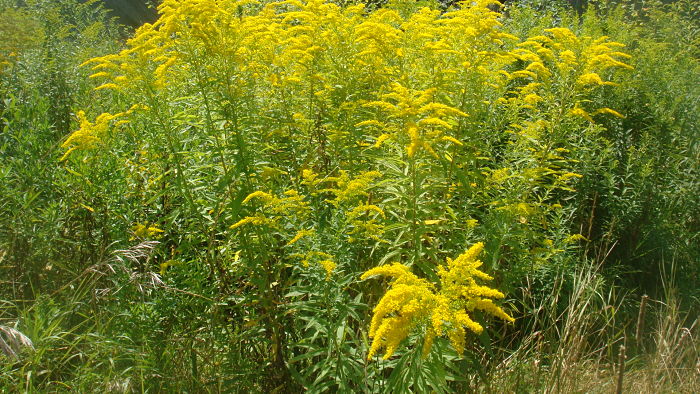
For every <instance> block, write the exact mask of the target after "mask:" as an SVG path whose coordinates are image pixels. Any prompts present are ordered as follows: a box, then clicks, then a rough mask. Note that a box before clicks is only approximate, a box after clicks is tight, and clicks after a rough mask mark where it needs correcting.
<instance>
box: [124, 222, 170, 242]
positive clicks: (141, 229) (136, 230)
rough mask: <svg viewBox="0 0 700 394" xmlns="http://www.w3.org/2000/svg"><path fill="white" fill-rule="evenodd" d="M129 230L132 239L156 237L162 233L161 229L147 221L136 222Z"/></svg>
mask: <svg viewBox="0 0 700 394" xmlns="http://www.w3.org/2000/svg"><path fill="white" fill-rule="evenodd" d="M131 231H132V232H133V234H134V235H133V237H131V239H132V240H134V239H158V238H160V237H161V236H162V235H163V232H164V231H163V230H161V229H160V228H158V226H156V225H155V224H148V222H145V223H136V224H135V225H134V226H133V227H131Z"/></svg>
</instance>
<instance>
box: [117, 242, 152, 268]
mask: <svg viewBox="0 0 700 394" xmlns="http://www.w3.org/2000/svg"><path fill="white" fill-rule="evenodd" d="M159 243H160V242H158V241H144V242H141V243H140V244H137V245H134V246H132V247H130V248H129V249H120V250H115V251H114V260H115V261H121V262H125V261H130V262H132V263H136V264H138V263H140V262H141V261H143V260H145V259H147V258H148V257H149V256H150V255H151V253H153V250H154V249H155V247H156V246H157V245H158V244H159Z"/></svg>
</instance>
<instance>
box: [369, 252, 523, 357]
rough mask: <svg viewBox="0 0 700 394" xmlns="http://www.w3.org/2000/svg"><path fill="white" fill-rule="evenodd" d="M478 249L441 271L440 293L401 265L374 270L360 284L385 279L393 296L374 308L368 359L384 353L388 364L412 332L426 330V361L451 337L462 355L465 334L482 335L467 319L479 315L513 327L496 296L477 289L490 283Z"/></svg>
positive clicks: (498, 294) (500, 295)
mask: <svg viewBox="0 0 700 394" xmlns="http://www.w3.org/2000/svg"><path fill="white" fill-rule="evenodd" d="M483 248H484V245H483V243H477V244H475V245H474V246H472V247H471V248H469V250H467V251H466V252H465V253H463V254H461V255H460V256H459V257H457V258H456V259H454V260H452V259H450V258H448V259H447V265H446V266H439V267H438V277H439V279H440V283H439V286H438V288H437V289H436V286H435V285H434V284H433V283H431V282H429V281H427V280H426V279H422V278H419V277H417V276H416V275H415V274H413V273H412V272H411V271H410V269H409V268H408V267H406V266H405V265H403V264H400V263H394V264H391V265H384V266H380V267H375V268H372V269H370V270H368V271H367V272H365V273H364V274H362V277H361V278H362V279H366V278H369V277H371V276H377V275H383V276H388V277H391V278H392V281H391V283H390V287H389V290H388V291H387V292H386V293H385V294H384V296H383V297H382V298H381V300H380V301H379V303H378V304H377V306H376V307H375V308H374V315H373V316H372V322H371V323H370V329H369V336H370V337H371V338H373V340H372V345H371V347H370V350H369V354H368V358H372V357H374V355H375V354H377V352H379V351H380V350H381V349H385V353H384V359H388V358H389V357H391V355H392V354H394V352H395V351H396V349H397V348H398V346H399V344H400V343H401V341H403V340H404V339H405V338H406V337H407V336H408V334H409V333H410V332H411V330H412V329H414V328H417V327H419V326H425V339H424V345H423V355H424V356H427V354H428V353H429V352H430V349H431V346H432V344H433V341H434V339H435V337H439V336H442V335H447V337H448V338H449V340H450V342H451V343H452V346H453V347H454V349H455V350H456V351H457V352H458V353H460V354H461V353H462V352H463V351H464V346H465V336H466V330H467V329H468V330H469V331H472V332H474V333H477V334H479V333H481V332H482V331H483V329H484V328H483V326H482V325H481V324H479V323H478V322H476V321H474V320H473V319H472V317H471V316H470V314H469V313H472V312H474V311H475V310H479V311H483V312H485V313H487V314H490V315H493V316H496V317H499V318H501V319H503V320H506V321H509V322H512V321H514V319H513V318H512V317H511V316H509V315H508V314H507V313H506V312H504V311H503V309H501V307H499V306H498V305H496V304H495V303H494V302H493V299H500V298H503V297H504V295H503V293H501V292H500V291H498V290H495V289H492V288H490V287H486V286H483V285H479V284H478V283H477V279H479V280H491V279H492V278H491V277H490V276H489V275H487V274H485V273H484V272H482V271H480V270H479V269H478V268H479V266H481V264H482V263H481V261H479V260H477V256H478V255H479V253H481V251H482V250H483Z"/></svg>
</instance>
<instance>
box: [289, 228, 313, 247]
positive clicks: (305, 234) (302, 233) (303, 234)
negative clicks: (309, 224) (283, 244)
mask: <svg viewBox="0 0 700 394" xmlns="http://www.w3.org/2000/svg"><path fill="white" fill-rule="evenodd" d="M313 234H314V230H313V229H309V230H299V231H298V232H297V233H296V235H295V236H294V238H292V239H291V240H289V242H287V246H290V245H293V244H294V243H295V242H297V241H299V240H300V239H302V238H304V237H309V236H311V235H313Z"/></svg>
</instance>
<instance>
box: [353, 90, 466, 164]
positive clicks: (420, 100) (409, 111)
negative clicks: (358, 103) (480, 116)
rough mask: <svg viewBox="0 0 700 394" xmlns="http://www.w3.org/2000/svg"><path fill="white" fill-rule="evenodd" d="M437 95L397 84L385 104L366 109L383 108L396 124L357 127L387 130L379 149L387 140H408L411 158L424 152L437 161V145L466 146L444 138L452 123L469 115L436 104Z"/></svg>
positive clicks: (448, 137) (369, 104)
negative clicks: (443, 142) (453, 144)
mask: <svg viewBox="0 0 700 394" xmlns="http://www.w3.org/2000/svg"><path fill="white" fill-rule="evenodd" d="M435 93H436V89H435V88H430V89H426V90H419V91H411V90H409V89H408V88H406V87H404V86H402V85H401V84H400V83H398V82H394V83H393V84H392V86H391V93H387V94H383V95H382V96H381V98H382V100H379V101H371V102H369V103H366V104H364V106H365V107H376V108H379V109H381V110H383V111H384V112H386V113H387V114H388V116H389V120H390V121H391V120H395V121H394V122H392V123H390V124H382V123H379V122H376V121H364V122H360V123H358V124H356V125H355V126H364V125H377V126H380V127H381V128H383V129H384V131H385V133H383V134H382V135H380V136H379V137H377V141H376V143H375V146H377V147H379V146H380V145H381V144H382V142H384V141H386V140H387V139H392V138H393V139H404V140H405V139H408V141H409V143H408V145H407V146H406V152H407V154H408V157H413V156H414V155H415V153H416V152H418V151H419V149H421V148H423V149H424V150H425V151H426V152H428V153H430V154H431V155H433V156H435V157H437V153H435V150H434V149H433V147H432V146H433V144H434V143H435V142H436V141H440V140H447V141H450V142H453V143H456V144H458V145H461V144H462V143H461V142H460V141H459V140H457V139H456V138H454V137H451V136H446V137H445V136H443V135H442V134H443V132H442V131H443V130H449V129H452V128H453V125H454V123H450V122H449V121H450V120H452V119H453V118H454V117H460V116H462V117H466V116H467V114H466V113H464V112H462V111H460V110H459V109H457V108H453V107H450V106H448V105H445V104H441V103H438V102H435V101H433V98H434V97H433V96H434V95H435ZM402 136H403V138H402ZM406 137H407V138H406ZM441 137H442V138H441Z"/></svg>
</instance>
